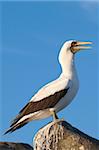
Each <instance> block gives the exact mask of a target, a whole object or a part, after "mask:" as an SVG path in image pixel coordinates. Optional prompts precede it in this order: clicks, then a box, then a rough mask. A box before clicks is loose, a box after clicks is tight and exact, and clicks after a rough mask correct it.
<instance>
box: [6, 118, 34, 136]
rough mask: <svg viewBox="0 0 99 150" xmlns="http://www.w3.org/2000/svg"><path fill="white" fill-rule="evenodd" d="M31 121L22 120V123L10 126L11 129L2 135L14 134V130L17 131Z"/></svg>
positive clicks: (29, 119)
mask: <svg viewBox="0 0 99 150" xmlns="http://www.w3.org/2000/svg"><path fill="white" fill-rule="evenodd" d="M31 120H32V119H31V118H27V119H25V120H23V121H21V122H19V123H16V124H14V125H13V126H11V127H10V128H9V129H8V130H7V131H6V132H5V133H4V135H5V134H7V133H12V132H14V131H15V130H17V129H19V128H21V127H23V126H24V125H26V124H27V123H28V122H30V121H31Z"/></svg>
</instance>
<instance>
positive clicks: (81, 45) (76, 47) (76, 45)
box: [72, 41, 92, 53]
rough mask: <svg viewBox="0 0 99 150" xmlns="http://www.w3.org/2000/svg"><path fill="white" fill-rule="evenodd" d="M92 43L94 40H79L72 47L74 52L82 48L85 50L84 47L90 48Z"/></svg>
mask: <svg viewBox="0 0 99 150" xmlns="http://www.w3.org/2000/svg"><path fill="white" fill-rule="evenodd" d="M90 44H92V42H80V41H78V42H77V43H76V44H75V45H74V46H73V47H72V51H73V52H74V53H76V52H78V51H80V50H84V49H89V48H91V47H90V46H89V45H90Z"/></svg>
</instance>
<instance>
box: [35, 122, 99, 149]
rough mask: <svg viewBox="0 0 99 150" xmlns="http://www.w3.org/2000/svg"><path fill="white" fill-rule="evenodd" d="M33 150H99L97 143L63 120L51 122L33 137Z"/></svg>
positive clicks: (98, 143) (98, 142)
mask: <svg viewBox="0 0 99 150" xmlns="http://www.w3.org/2000/svg"><path fill="white" fill-rule="evenodd" d="M34 150H99V141H98V140H96V139H94V138H92V137H90V136H88V135H86V134H85V133H83V132H81V131H79V130H78V129H76V128H74V127H72V126H71V125H70V124H69V123H67V122H66V121H63V120H57V121H55V122H51V123H49V124H47V125H46V126H44V127H43V128H41V129H40V130H39V131H38V133H37V134H36V135H35V137H34Z"/></svg>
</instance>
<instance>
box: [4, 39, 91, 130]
mask: <svg viewBox="0 0 99 150" xmlns="http://www.w3.org/2000/svg"><path fill="white" fill-rule="evenodd" d="M84 44H91V42H78V41H74V40H72V41H67V42H65V43H64V45H63V46H62V48H61V50H60V54H59V62H60V64H61V67H62V73H61V74H60V76H59V78H58V79H56V80H54V81H52V82H51V83H48V84H47V85H45V86H44V87H42V88H41V89H40V90H39V91H38V92H37V93H36V94H35V95H34V96H33V97H32V98H31V100H30V102H29V103H28V104H27V105H26V106H25V107H24V108H23V109H22V110H21V111H20V112H19V115H18V116H17V117H16V118H15V119H14V121H13V122H12V124H11V126H10V129H8V130H7V131H6V133H8V132H13V131H15V130H16V129H18V128H20V127H22V126H24V125H25V124H27V123H28V122H29V121H32V120H36V119H43V118H46V117H49V116H51V115H53V116H54V118H55V117H56V112H58V111H60V110H62V109H63V108H65V107H66V106H67V105H68V104H69V103H70V102H71V101H72V100H73V98H74V97H75V95H76V93H77V91H78V87H79V84H78V78H77V73H76V69H75V63H74V59H75V53H76V52H77V51H79V50H80V49H85V48H88V47H86V46H81V45H84ZM56 118H57V117H56Z"/></svg>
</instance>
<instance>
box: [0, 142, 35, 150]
mask: <svg viewBox="0 0 99 150" xmlns="http://www.w3.org/2000/svg"><path fill="white" fill-rule="evenodd" d="M0 150H33V148H32V146H30V145H29V144H24V143H13V142H0Z"/></svg>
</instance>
